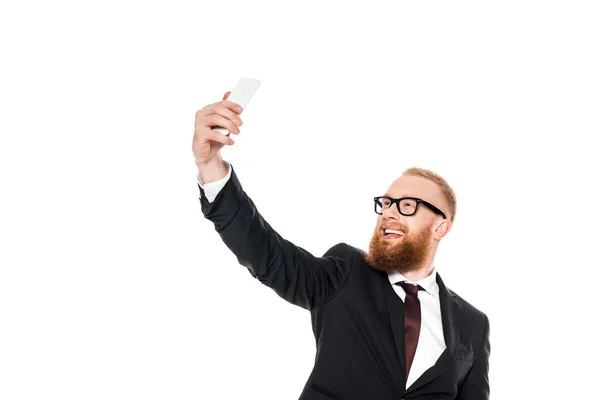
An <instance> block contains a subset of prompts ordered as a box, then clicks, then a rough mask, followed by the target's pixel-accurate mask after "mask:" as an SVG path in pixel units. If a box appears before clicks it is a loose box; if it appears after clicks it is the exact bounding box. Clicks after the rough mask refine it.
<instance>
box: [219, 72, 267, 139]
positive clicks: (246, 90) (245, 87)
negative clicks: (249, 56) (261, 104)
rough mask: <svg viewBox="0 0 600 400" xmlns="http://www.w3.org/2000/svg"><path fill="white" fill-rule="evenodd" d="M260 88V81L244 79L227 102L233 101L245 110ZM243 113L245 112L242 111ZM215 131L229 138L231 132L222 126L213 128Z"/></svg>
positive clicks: (239, 82)
mask: <svg viewBox="0 0 600 400" xmlns="http://www.w3.org/2000/svg"><path fill="white" fill-rule="evenodd" d="M259 86H260V81H259V80H258V79H251V78H245V77H244V78H242V79H240V80H239V81H238V83H237V84H236V85H235V87H234V88H233V90H232V91H231V93H229V97H227V101H231V102H233V103H236V104H239V105H240V106H242V108H243V109H244V110H245V109H246V105H247V104H248V102H249V101H250V99H251V98H252V96H253V95H254V93H255V92H256V89H258V87H259ZM242 112H244V111H243V110H242ZM212 129H213V130H215V131H217V132H221V133H222V134H223V135H225V136H229V133H230V132H229V131H228V130H227V129H226V128H222V127H220V126H215V127H212Z"/></svg>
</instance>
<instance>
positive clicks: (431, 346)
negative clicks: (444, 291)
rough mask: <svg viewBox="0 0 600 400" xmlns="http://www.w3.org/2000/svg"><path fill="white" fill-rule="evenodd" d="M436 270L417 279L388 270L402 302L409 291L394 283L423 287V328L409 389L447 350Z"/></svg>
mask: <svg viewBox="0 0 600 400" xmlns="http://www.w3.org/2000/svg"><path fill="white" fill-rule="evenodd" d="M436 275H437V272H436V271H435V269H434V270H433V272H432V273H431V274H430V275H429V276H427V277H425V278H423V279H421V280H418V281H416V282H412V281H409V280H408V279H406V278H405V277H404V276H403V275H402V274H401V273H399V272H388V278H389V280H390V283H391V284H392V287H393V288H394V291H395V292H396V294H397V295H398V296H400V298H401V299H402V301H404V299H405V298H406V292H405V291H404V289H402V286H400V285H395V283H398V282H403V281H406V282H408V283H412V284H416V285H420V286H421V287H422V288H423V289H424V290H419V292H418V294H417V297H418V298H419V303H421V330H420V331H419V341H418V342H417V350H416V351H415V358H414V359H413V363H412V365H411V367H410V371H409V373H408V379H407V380H406V388H409V387H410V385H412V384H413V383H414V382H415V381H416V380H417V379H418V378H419V377H420V376H421V375H422V374H423V372H425V371H427V370H428V369H429V368H431V367H433V365H434V364H435V362H436V361H437V359H438V358H439V357H440V356H441V355H442V353H443V352H444V350H445V349H446V341H445V340H444V328H443V326H442V310H441V308H440V288H439V287H438V284H437V282H436V280H435V278H436Z"/></svg>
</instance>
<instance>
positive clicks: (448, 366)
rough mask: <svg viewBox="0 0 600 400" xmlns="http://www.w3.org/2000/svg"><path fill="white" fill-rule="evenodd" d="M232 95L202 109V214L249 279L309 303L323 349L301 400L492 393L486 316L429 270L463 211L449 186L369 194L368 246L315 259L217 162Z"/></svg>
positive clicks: (196, 147) (419, 172) (231, 122)
mask: <svg viewBox="0 0 600 400" xmlns="http://www.w3.org/2000/svg"><path fill="white" fill-rule="evenodd" d="M228 95H229V92H227V93H226V94H225V96H224V97H223V101H220V102H217V103H213V104H210V105H208V106H206V107H204V108H203V109H202V110H200V111H198V112H197V113H196V121H195V133H194V139H193V144H192V149H193V151H194V156H195V158H196V164H197V166H198V169H199V174H198V184H199V189H200V202H201V205H202V212H203V214H204V216H205V217H206V218H207V219H209V220H210V221H212V222H213V223H214V225H215V229H216V230H217V232H218V233H219V235H220V236H221V238H222V239H223V241H224V242H225V244H226V245H227V246H228V247H229V249H231V251H232V252H233V253H234V254H235V255H236V256H237V258H238V261H239V263H240V264H241V265H243V266H245V267H247V268H248V270H249V272H250V273H251V274H252V276H254V277H255V278H257V279H258V280H260V281H261V282H262V283H263V284H265V285H267V286H269V287H271V288H272V289H273V290H274V291H275V292H276V293H277V294H278V295H279V296H281V297H282V298H284V299H285V300H287V301H288V302H290V303H292V304H295V305H298V306H300V307H303V308H306V309H307V310H310V312H311V319H312V326H313V332H314V335H315V339H316V342H317V354H316V358H315V365H314V368H313V371H312V373H311V375H310V376H309V378H308V381H307V383H306V385H305V387H304V390H303V391H302V393H301V395H300V399H301V400H323V399H345V400H355V399H356V400H359V399H360V400H370V399H373V400H386V399H389V400H392V399H395V400H397V399H422V400H429V399H430V400H434V399H460V400H483V399H488V398H489V382H488V360H489V355H490V342H489V321H488V318H487V316H486V315H485V314H484V313H482V312H481V311H479V310H477V309H475V308H474V307H473V306H472V305H470V304H469V303H467V302H466V301H465V300H463V299H462V298H460V297H459V296H458V295H456V294H455V293H454V292H452V291H450V290H449V289H448V288H446V286H445V285H444V282H443V281H442V279H441V277H440V275H439V274H438V273H437V272H436V270H435V267H434V257H435V253H436V250H437V246H438V244H439V242H440V240H441V239H442V238H443V237H445V236H446V235H447V234H448V232H449V231H450V229H451V227H452V223H453V221H454V215H455V213H456V199H455V195H454V192H453V190H452V189H451V188H450V186H449V185H448V184H447V183H446V181H445V180H444V179H442V178H441V177H440V176H438V175H436V174H435V173H433V172H431V171H428V170H423V169H418V168H411V169H408V170H406V171H405V172H404V174H403V175H402V176H401V177H400V178H398V179H397V180H396V181H394V182H393V183H392V184H391V186H390V187H389V189H388V191H387V193H386V194H385V195H384V196H377V197H375V198H374V207H375V212H376V213H377V214H378V215H379V216H378V219H377V224H376V227H375V231H374V233H373V237H372V239H371V243H370V245H369V252H368V253H365V252H363V251H361V250H360V249H357V248H355V247H352V246H350V245H348V244H345V243H339V244H337V245H335V246H333V247H332V248H331V249H329V250H328V251H327V252H326V253H325V255H324V256H323V257H315V256H313V255H311V254H310V253H308V252H307V251H306V250H304V249H302V248H300V247H297V246H295V245H294V244H293V243H291V242H289V241H287V240H285V239H283V238H282V237H281V236H280V235H279V234H278V233H277V232H275V231H274V230H273V229H272V228H271V226H270V225H269V224H268V223H267V222H266V221H265V220H264V219H263V218H262V216H261V215H260V213H259V212H258V210H257V208H256V207H255V205H254V203H253V202H252V200H251V199H250V198H249V197H248V195H247V194H246V193H245V192H244V191H243V189H242V186H241V184H240V182H239V180H238V179H237V176H236V174H235V172H234V171H233V168H232V166H231V165H230V164H228V163H226V162H224V161H223V159H222V158H221V155H220V150H221V148H223V146H225V145H232V144H233V143H234V142H233V140H232V139H231V138H229V137H227V136H224V135H222V134H221V133H219V132H216V131H214V130H212V129H211V127H214V126H221V127H224V128H226V129H227V130H229V131H230V132H231V133H232V134H236V135H237V134H239V132H240V131H239V128H238V127H239V126H240V125H241V124H242V121H241V119H240V117H239V114H240V113H241V111H242V109H241V107H240V106H239V105H237V104H235V103H232V102H229V101H226V99H227V97H228Z"/></svg>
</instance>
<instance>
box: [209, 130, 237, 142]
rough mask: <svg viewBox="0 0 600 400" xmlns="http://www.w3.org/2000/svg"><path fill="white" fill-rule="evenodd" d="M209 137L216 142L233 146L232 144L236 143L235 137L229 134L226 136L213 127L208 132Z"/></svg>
mask: <svg viewBox="0 0 600 400" xmlns="http://www.w3.org/2000/svg"><path fill="white" fill-rule="evenodd" d="M207 136H208V138H209V139H210V140H212V141H214V142H219V143H222V144H225V145H229V146H231V145H232V144H234V143H235V142H234V141H233V139H231V138H230V137H229V136H225V135H223V134H222V133H220V132H217V131H213V130H212V129H211V130H210V132H209V133H208V135H207Z"/></svg>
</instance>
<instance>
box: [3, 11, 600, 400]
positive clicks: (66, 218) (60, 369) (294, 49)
mask: <svg viewBox="0 0 600 400" xmlns="http://www.w3.org/2000/svg"><path fill="white" fill-rule="evenodd" d="M213 3H214V4H213ZM250 3H252V4H253V5H250ZM598 11H599V10H598V6H597V5H596V4H595V2H592V1H590V2H583V1H581V2H580V1H562V2H559V1H538V2H532V1H523V0H519V1H501V2H500V1H497V2H482V1H477V2H411V3H410V4H405V3H400V2H397V1H394V2H392V1H390V2H369V3H366V2H307V1H304V2H296V3H293V4H292V3H290V2H277V3H276V2H272V3H267V2H257V1H252V2H250V1H248V2H241V1H240V2H232V1H227V2H207V1H201V2H198V1H195V2H192V1H190V2H188V3H184V2H173V1H169V2H162V4H161V3H159V2H132V1H128V2H126V1H103V2H94V3H92V2H75V1H72V2H66V1H52V2H41V1H38V2H31V1H30V2H25V1H19V2H17V1H13V2H10V1H9V2H3V3H2V5H1V6H0V43H1V48H0V51H1V62H0V68H1V74H0V106H1V107H0V124H1V125H0V133H1V142H0V177H1V181H0V190H1V192H2V195H1V197H0V202H1V206H0V235H1V237H0V239H1V241H0V246H1V247H0V267H1V269H0V398H2V399H6V400H9V399H10V400H12V399H49V398H60V399H238V398H243V399H294V398H298V396H299V395H300V392H301V390H302V387H303V385H304V383H305V382H306V379H307V378H308V376H309V374H310V371H311V368H312V366H313V362H314V356H315V343H314V338H313V336H312V330H311V324H310V314H309V312H307V311H305V310H303V309H301V308H298V307H295V306H293V305H291V304H288V303H286V302H285V301H284V300H282V299H280V298H279V297H278V296H277V295H276V294H275V293H274V292H273V291H271V289H269V288H267V287H266V286H263V285H262V284H261V283H260V282H258V281H257V280H255V279H254V278H252V276H251V275H250V274H249V273H248V271H247V270H246V269H245V268H244V267H242V266H241V265H239V264H238V263H237V260H236V258H235V257H234V255H233V254H232V253H230V252H229V250H228V249H227V248H226V247H225V245H224V244H223V243H222V242H221V240H220V238H219V236H218V234H217V233H216V232H215V230H214V227H213V225H212V224H211V223H210V222H209V221H208V220H206V219H204V217H203V215H202V212H201V209H200V203H199V200H198V196H199V192H198V188H197V185H196V172H197V171H196V166H195V164H194V162H193V158H192V152H191V142H192V136H193V121H194V113H195V111H196V110H198V109H201V108H202V107H204V106H205V105H207V104H210V103H213V102H216V101H219V100H221V99H222V96H223V94H224V93H225V92H226V91H228V90H231V89H232V88H233V86H234V85H235V83H236V82H237V80H238V79H239V78H240V77H242V76H247V77H252V78H258V79H260V80H261V81H262V85H261V87H260V88H259V90H258V91H257V92H256V94H255V96H254V98H253V99H252V101H251V103H250V104H249V105H248V107H246V109H245V111H244V113H243V114H242V118H243V120H244V125H243V126H242V129H241V130H242V133H241V134H240V135H239V136H238V137H234V139H235V140H236V144H235V145H234V146H232V147H227V148H226V149H225V150H224V158H225V159H226V160H228V161H230V162H232V164H233V165H234V168H235V169H236V172H237V174H238V176H239V178H240V181H241V182H242V184H243V186H244V189H245V190H246V192H247V193H248V194H249V196H250V197H251V198H252V199H253V200H254V201H255V203H256V204H257V206H258V208H259V211H260V212H261V213H262V214H263V216H264V217H265V219H266V220H267V221H268V222H269V223H270V224H271V225H272V226H273V227H274V228H275V229H276V230H277V231H278V232H279V233H280V234H282V235H283V236H284V237H285V238H286V239H288V240H291V241H292V242H294V243H295V244H297V245H299V246H301V247H303V248H305V249H307V250H309V251H310V252H312V253H313V254H315V255H322V254H323V253H324V252H325V251H326V250H327V249H329V248H330V247H331V246H333V245H335V244H336V243H339V242H346V243H349V244H352V245H354V246H356V247H360V248H363V249H366V248H367V246H368V242H369V239H370V237H371V234H372V231H373V228H374V226H375V222H376V215H375V213H374V212H373V206H372V197H373V196H376V195H380V194H383V192H384V191H385V190H386V189H387V187H388V186H389V184H391V182H392V181H393V180H394V179H395V178H396V177H398V176H399V175H400V174H401V173H402V171H403V170H404V169H405V168H408V167H411V166H419V167H424V168H429V169H432V170H433V171H436V172H438V173H439V174H441V175H442V176H444V177H445V178H446V179H447V180H448V181H449V182H450V184H451V185H452V186H453V187H454V189H455V191H456V193H457V196H458V213H457V217H456V222H455V225H454V228H453V230H452V231H451V233H450V235H449V236H448V237H447V238H445V239H444V240H443V242H442V244H441V246H440V249H439V252H438V257H437V259H436V264H437V266H438V271H439V272H440V274H441V275H442V277H443V278H444V280H445V282H446V284H447V285H448V286H449V287H450V288H452V289H453V290H455V291H456V292H457V293H459V294H460V295H461V296H462V297H464V298H465V299H466V300H468V301H469V302H471V303H472V304H474V305H475V306H476V307H477V308H479V309H480V310H482V311H484V312H485V313H486V314H487V315H488V316H489V318H490V321H491V343H492V355H491V358H490V363H491V365H490V380H491V390H492V398H493V399H506V398H511V399H532V398H538V399H542V398H543V399H563V398H594V397H595V396H597V391H596V389H594V388H595V387H597V382H596V381H595V380H597V377H596V372H597V370H598V368H597V363H598V361H597V358H598V356H599V354H598V345H597V341H598V340H597V338H598V337H599V336H600V332H599V331H598V328H597V327H596V326H597V322H598V311H597V306H598V300H597V294H596V290H597V289H596V288H597V281H596V277H597V270H598V267H599V262H598V258H597V255H596V251H595V250H596V249H595V247H594V246H595V245H597V239H598V229H599V228H598V226H599V225H598V223H599V222H600V221H599V218H598V212H599V200H600V199H599V198H598V194H597V186H598V183H597V182H598V177H597V173H598V172H599V171H600V164H599V162H598V158H597V157H598V148H599V147H598V145H597V144H593V143H597V142H596V140H597V136H598V133H599V131H600V129H599V128H600V122H599V110H600V95H599V93H600V79H599V76H600V74H599V73H598V71H600V59H599V48H600V47H599V44H600V43H599V42H600V39H599V38H600V28H599V24H598V20H599V17H600V15H599V12H598Z"/></svg>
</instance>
